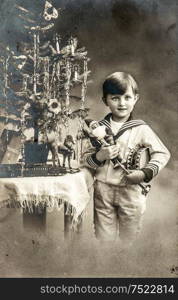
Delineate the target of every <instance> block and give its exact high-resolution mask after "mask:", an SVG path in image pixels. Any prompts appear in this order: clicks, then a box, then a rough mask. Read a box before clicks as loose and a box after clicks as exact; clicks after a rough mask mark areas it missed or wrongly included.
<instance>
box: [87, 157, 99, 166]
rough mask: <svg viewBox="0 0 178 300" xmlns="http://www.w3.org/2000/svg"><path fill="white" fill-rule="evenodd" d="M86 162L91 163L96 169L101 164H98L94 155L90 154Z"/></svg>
mask: <svg viewBox="0 0 178 300" xmlns="http://www.w3.org/2000/svg"><path fill="white" fill-rule="evenodd" d="M86 162H87V163H88V164H89V166H90V167H92V168H94V169H96V168H98V167H99V166H100V164H96V162H95V161H94V160H93V158H92V156H88V157H87V158H86Z"/></svg>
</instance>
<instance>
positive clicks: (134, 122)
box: [119, 120, 145, 131]
mask: <svg viewBox="0 0 178 300" xmlns="http://www.w3.org/2000/svg"><path fill="white" fill-rule="evenodd" d="M139 125H145V122H144V121H142V120H132V121H128V122H125V123H124V124H123V125H122V127H121V128H120V130H119V131H121V130H123V129H125V128H130V127H134V126H139Z"/></svg>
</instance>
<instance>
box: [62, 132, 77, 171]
mask: <svg viewBox="0 0 178 300" xmlns="http://www.w3.org/2000/svg"><path fill="white" fill-rule="evenodd" d="M74 145H75V142H74V140H73V137H72V135H67V136H66V138H65V140H64V144H63V146H62V147H60V146H59V147H58V153H61V154H62V155H63V167H66V158H67V159H68V167H69V169H72V167H71V158H72V155H74V159H75V150H74Z"/></svg>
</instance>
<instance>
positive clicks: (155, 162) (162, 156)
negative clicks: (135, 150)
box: [142, 126, 171, 182]
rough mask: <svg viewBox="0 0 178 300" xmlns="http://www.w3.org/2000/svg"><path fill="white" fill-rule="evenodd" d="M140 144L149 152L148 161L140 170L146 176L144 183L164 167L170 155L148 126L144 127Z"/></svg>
mask: <svg viewBox="0 0 178 300" xmlns="http://www.w3.org/2000/svg"><path fill="white" fill-rule="evenodd" d="M142 143H143V145H144V146H148V147H149V150H150V161H149V162H148V164H147V165H146V166H145V167H144V168H143V169H142V171H143V172H144V173H145V176H146V179H145V182H149V181H150V180H151V179H152V178H153V177H155V176H156V175H157V174H158V173H159V172H160V171H161V170H162V169H163V168H164V167H165V166H166V164H167V163H168V161H169V159H170V156H171V155H170V152H169V150H168V149H167V148H166V146H165V145H164V144H163V142H162V141H161V140H160V139H159V137H158V136H157V135H156V134H155V133H154V132H153V130H152V129H151V128H150V127H149V126H146V128H145V130H144V133H143V137H142Z"/></svg>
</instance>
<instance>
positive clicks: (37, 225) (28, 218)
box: [23, 206, 46, 231]
mask: <svg viewBox="0 0 178 300" xmlns="http://www.w3.org/2000/svg"><path fill="white" fill-rule="evenodd" d="M23 226H24V228H25V229H35V230H40V231H45V230H46V207H44V208H41V207H35V206H34V207H33V212H29V211H28V210H23Z"/></svg>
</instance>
